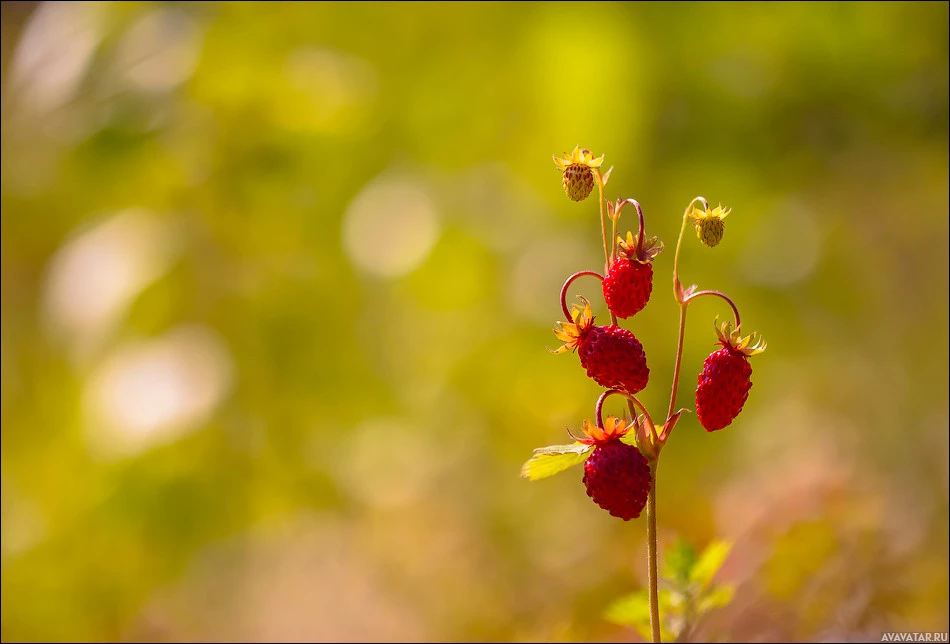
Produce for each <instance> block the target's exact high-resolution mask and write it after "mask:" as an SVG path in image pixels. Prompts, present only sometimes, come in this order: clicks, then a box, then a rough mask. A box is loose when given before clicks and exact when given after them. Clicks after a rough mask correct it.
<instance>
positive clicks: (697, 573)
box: [689, 541, 732, 588]
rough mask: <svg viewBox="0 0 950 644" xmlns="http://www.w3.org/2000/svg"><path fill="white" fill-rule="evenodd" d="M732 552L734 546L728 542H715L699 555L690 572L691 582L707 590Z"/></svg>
mask: <svg viewBox="0 0 950 644" xmlns="http://www.w3.org/2000/svg"><path fill="white" fill-rule="evenodd" d="M730 550H732V544H731V543H729V542H728V541H713V542H712V543H710V544H709V545H708V546H706V549H705V550H703V553H702V554H701V555H699V559H698V560H697V561H696V565H695V566H693V568H692V570H690V571H689V580H690V581H692V582H696V583H698V584H699V587H700V588H706V587H707V586H709V584H710V582H712V579H713V577H714V576H715V575H716V572H718V571H719V569H720V568H721V567H722V564H723V563H724V562H725V561H726V557H728V556H729V551H730Z"/></svg>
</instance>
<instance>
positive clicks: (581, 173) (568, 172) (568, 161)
mask: <svg viewBox="0 0 950 644" xmlns="http://www.w3.org/2000/svg"><path fill="white" fill-rule="evenodd" d="M553 158H554V163H555V165H557V167H558V169H559V170H560V171H561V173H562V180H561V183H562V184H563V186H564V194H566V195H567V196H568V198H569V199H571V200H573V201H583V200H584V199H587V197H588V196H589V195H590V193H591V191H593V189H594V170H593V169H594V168H599V167H600V165H601V164H602V163H603V162H604V157H603V156H600V157H597V158H596V159H595V158H594V155H593V154H591V152H590V150H587V149H581V148H580V146H577V147H575V148H574V151H573V152H571V153H570V154H568V153H567V152H565V153H564V156H563V157H553Z"/></svg>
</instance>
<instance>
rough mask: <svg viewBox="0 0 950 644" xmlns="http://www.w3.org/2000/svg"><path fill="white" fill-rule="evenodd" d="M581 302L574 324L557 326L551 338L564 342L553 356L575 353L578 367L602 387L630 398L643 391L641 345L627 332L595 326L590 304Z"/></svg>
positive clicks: (645, 370)
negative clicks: (578, 363) (621, 391)
mask: <svg viewBox="0 0 950 644" xmlns="http://www.w3.org/2000/svg"><path fill="white" fill-rule="evenodd" d="M581 300H582V301H583V302H584V308H583V309H581V308H579V307H578V306H576V305H575V306H574V311H573V314H572V319H573V323H569V322H558V325H559V327H560V328H555V329H554V334H555V335H556V336H557V337H558V338H559V339H561V340H563V341H564V345H563V346H561V347H560V348H558V349H557V350H556V351H555V352H554V353H563V352H564V351H567V350H569V349H576V350H577V354H578V356H579V357H580V360H581V366H582V367H584V369H586V370H587V375H588V376H590V377H591V378H592V379H593V380H594V382H596V383H597V384H598V385H600V386H601V387H606V388H607V389H623V390H624V391H626V392H628V393H631V394H635V393H637V392H638V391H640V390H642V389H643V388H644V387H646V386H647V383H648V382H649V380H650V369H649V367H647V358H646V354H645V353H644V351H643V345H642V344H640V341H639V340H637V338H636V336H634V335H633V333H631V332H630V331H628V330H627V329H624V328H622V327H619V326H614V325H611V326H598V325H596V324H594V316H593V315H592V313H591V309H590V302H588V301H587V300H586V299H584V298H581Z"/></svg>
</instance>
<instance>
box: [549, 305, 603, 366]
mask: <svg viewBox="0 0 950 644" xmlns="http://www.w3.org/2000/svg"><path fill="white" fill-rule="evenodd" d="M577 297H578V299H579V300H581V301H582V302H583V303H584V306H583V307H580V306H578V305H577V304H574V305H573V306H572V309H571V322H557V326H556V327H555V328H554V335H555V336H556V337H557V339H558V340H562V341H563V342H564V344H563V345H561V346H560V347H558V348H557V349H555V350H553V351H551V353H554V354H558V353H564V352H565V351H573V350H575V349H577V346H578V345H579V344H580V342H581V339H582V338H583V337H584V335H585V333H587V331H588V330H589V329H590V328H591V327H592V326H594V314H593V311H591V308H590V302H589V301H588V300H587V298H585V297H583V296H580V295H578V296H577Z"/></svg>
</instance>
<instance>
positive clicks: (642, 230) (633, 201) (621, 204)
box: [614, 199, 646, 256]
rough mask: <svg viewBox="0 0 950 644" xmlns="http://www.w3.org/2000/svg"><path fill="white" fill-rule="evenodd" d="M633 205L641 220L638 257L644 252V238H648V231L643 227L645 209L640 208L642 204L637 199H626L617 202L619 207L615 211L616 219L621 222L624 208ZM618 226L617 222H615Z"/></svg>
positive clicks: (638, 232)
mask: <svg viewBox="0 0 950 644" xmlns="http://www.w3.org/2000/svg"><path fill="white" fill-rule="evenodd" d="M628 203H629V204H633V206H634V208H636V209H637V217H638V219H639V220H640V221H639V223H638V225H639V228H638V229H637V256H639V255H640V251H641V250H643V238H644V237H645V236H646V232H645V231H646V229H645V227H644V225H643V208H641V207H640V202H639V201H637V200H636V199H624V200H623V201H620V200H619V199H618V200H617V207H616V209H615V210H614V219H616V220H617V221H620V211H621V210H623V207H624V206H626V205H627V204H628ZM614 223H615V224H616V221H615V222H614ZM616 236H617V234H616V226H615V227H614V237H616Z"/></svg>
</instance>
